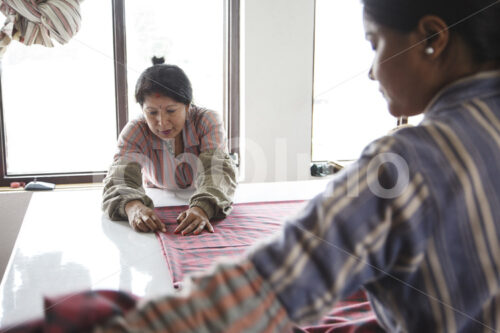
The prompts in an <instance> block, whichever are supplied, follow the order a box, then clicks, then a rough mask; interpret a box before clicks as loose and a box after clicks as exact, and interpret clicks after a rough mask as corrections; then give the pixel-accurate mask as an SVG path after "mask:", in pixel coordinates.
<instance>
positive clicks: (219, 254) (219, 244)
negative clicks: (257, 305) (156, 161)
mask: <svg viewBox="0 0 500 333" xmlns="http://www.w3.org/2000/svg"><path fill="white" fill-rule="evenodd" d="M303 205H304V201H279V202H258V203H242V204H235V205H234V207H233V211H232V212H231V214H230V215H229V216H228V217H226V218H225V219H224V220H220V221H215V222H212V226H213V227H214V229H215V232H214V233H209V232H207V231H204V232H203V233H201V234H199V235H186V236H182V235H180V234H174V230H175V228H176V227H177V220H176V219H177V216H178V215H179V214H180V213H181V212H182V211H184V210H186V209H187V208H188V207H187V206H173V207H160V208H156V209H155V212H156V213H157V214H158V216H159V217H160V219H161V220H162V222H163V223H165V226H166V228H167V231H166V232H161V233H157V237H158V239H159V240H160V243H161V246H162V250H163V254H164V256H165V258H166V260H167V265H168V268H169V270H170V273H171V277H172V281H173V283H174V286H175V287H179V286H180V282H181V281H182V279H183V278H184V275H185V274H188V273H192V272H199V271H203V270H204V269H207V268H208V267H210V266H211V265H212V264H213V263H214V262H215V261H217V260H218V259H221V258H235V257H237V256H239V255H241V254H242V253H243V252H245V250H246V249H247V248H248V247H249V246H251V245H252V244H255V242H257V241H258V240H260V239H263V238H265V237H268V236H270V235H272V234H273V233H274V232H276V231H277V230H279V229H280V227H281V225H282V224H283V222H284V220H285V218H286V217H287V216H291V215H293V214H294V213H296V212H298V211H299V210H300V208H301V207H302V206H303Z"/></svg>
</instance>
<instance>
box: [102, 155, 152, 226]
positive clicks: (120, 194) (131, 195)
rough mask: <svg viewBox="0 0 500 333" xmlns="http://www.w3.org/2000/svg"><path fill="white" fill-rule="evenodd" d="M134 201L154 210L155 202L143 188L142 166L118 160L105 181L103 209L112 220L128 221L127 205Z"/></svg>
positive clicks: (121, 159)
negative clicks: (138, 201)
mask: <svg viewBox="0 0 500 333" xmlns="http://www.w3.org/2000/svg"><path fill="white" fill-rule="evenodd" d="M133 200H140V201H142V203H143V204H144V205H146V206H148V207H150V208H153V201H152V200H151V198H149V197H148V196H147V195H146V192H145V190H144V188H143V186H142V173H141V165H140V164H139V163H137V162H131V161H128V160H126V159H123V158H118V159H117V160H116V161H115V162H114V163H113V164H112V165H111V167H110V169H109V171H108V174H107V176H106V178H105V179H104V189H103V198H102V209H103V211H105V212H106V214H107V215H108V216H109V218H110V219H111V220H126V219H127V214H126V213H125V205H126V204H127V203H128V202H130V201H133Z"/></svg>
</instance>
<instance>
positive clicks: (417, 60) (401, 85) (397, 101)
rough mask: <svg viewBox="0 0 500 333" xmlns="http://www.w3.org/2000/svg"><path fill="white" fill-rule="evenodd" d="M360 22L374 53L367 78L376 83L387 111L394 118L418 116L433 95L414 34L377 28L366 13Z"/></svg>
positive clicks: (423, 54) (423, 58) (377, 25)
mask: <svg viewBox="0 0 500 333" xmlns="http://www.w3.org/2000/svg"><path fill="white" fill-rule="evenodd" d="M363 21H364V27H365V35H366V39H367V40H368V41H369V42H370V43H371V44H372V48H373V50H374V51H375V56H374V59H373V63H372V66H371V69H370V78H371V79H372V80H376V81H378V82H379V84H380V91H381V92H382V94H383V95H384V98H385V99H386V101H387V104H388V107H389V112H390V113H391V114H392V115H393V116H395V117H400V116H411V115H415V114H419V113H421V112H422V111H423V110H424V108H425V107H426V106H427V103H428V102H429V101H430V99H431V98H432V97H433V95H434V93H435V92H434V91H433V88H432V82H431V80H429V79H430V78H429V74H430V73H429V66H427V65H426V61H425V56H426V55H425V53H424V52H423V51H422V49H423V48H424V47H423V46H422V44H421V43H419V42H421V41H420V40H419V38H418V35H417V34H415V33H412V32H409V33H401V32H398V31H396V30H393V29H390V28H387V27H385V26H381V25H379V24H377V23H375V22H374V21H373V20H371V19H370V17H369V16H367V15H366V14H365V15H364V18H363Z"/></svg>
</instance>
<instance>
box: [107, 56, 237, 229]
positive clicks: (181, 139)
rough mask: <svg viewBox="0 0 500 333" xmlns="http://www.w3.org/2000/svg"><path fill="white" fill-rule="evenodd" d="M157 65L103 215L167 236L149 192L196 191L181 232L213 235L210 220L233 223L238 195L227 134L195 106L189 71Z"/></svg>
mask: <svg viewBox="0 0 500 333" xmlns="http://www.w3.org/2000/svg"><path fill="white" fill-rule="evenodd" d="M163 62H164V60H163V58H156V57H155V58H153V66H151V67H149V68H147V69H146V70H145V71H144V72H143V73H142V74H141V76H140V77H139V79H138V81H137V84H136V89H135V98H136V100H137V102H138V103H139V105H140V106H141V108H142V112H143V114H142V115H141V117H139V118H137V119H134V120H132V121H130V122H129V123H128V124H127V125H126V126H125V128H124V129H123V131H122V132H121V134H120V137H119V139H118V152H117V153H116V155H115V157H114V162H113V164H112V165H111V167H110V169H109V172H108V175H107V176H106V178H105V179H104V192H103V203H102V207H103V210H104V211H105V212H106V213H107V214H108V216H109V217H110V218H111V219H112V220H123V219H128V221H129V224H130V226H131V227H132V228H133V229H134V230H136V231H141V232H151V231H152V232H154V231H158V230H162V231H164V230H165V227H164V226H163V224H162V223H161V221H160V219H159V218H158V216H157V215H156V214H155V212H154V210H153V202H152V200H151V198H149V197H148V196H147V195H146V193H145V191H144V188H143V180H144V183H145V185H146V186H148V187H157V188H161V189H178V188H189V187H191V186H195V187H196V191H195V192H194V194H193V195H192V196H191V198H190V199H189V208H188V209H187V210H186V211H184V212H182V213H181V214H180V215H179V217H178V219H177V220H178V222H179V225H178V227H177V228H176V230H175V231H176V232H181V233H182V234H183V235H185V234H189V233H193V234H199V233H201V232H202V231H203V230H204V229H206V230H208V231H209V232H213V231H214V229H213V227H212V225H211V224H210V219H212V218H214V217H216V218H221V217H225V216H227V215H228V214H229V213H230V211H231V209H232V198H233V194H234V191H235V188H236V173H235V166H234V163H233V162H232V160H231V158H230V157H229V155H228V153H227V147H226V138H225V134H224V127H223V124H222V122H221V120H220V118H219V116H218V115H217V114H216V113H215V112H214V111H211V110H207V109H205V108H202V107H199V106H196V105H194V104H193V103H192V95H193V93H192V88H191V83H190V81H189V79H188V77H187V76H186V74H185V73H184V71H183V70H182V69H180V68H179V67H177V66H175V65H167V64H164V63H163Z"/></svg>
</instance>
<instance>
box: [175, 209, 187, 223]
mask: <svg viewBox="0 0 500 333" xmlns="http://www.w3.org/2000/svg"><path fill="white" fill-rule="evenodd" d="M186 215H187V211H186V210H185V211H183V212H182V213H180V214H179V216H177V222H179V221H182V220H183V219H185V218H186Z"/></svg>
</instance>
